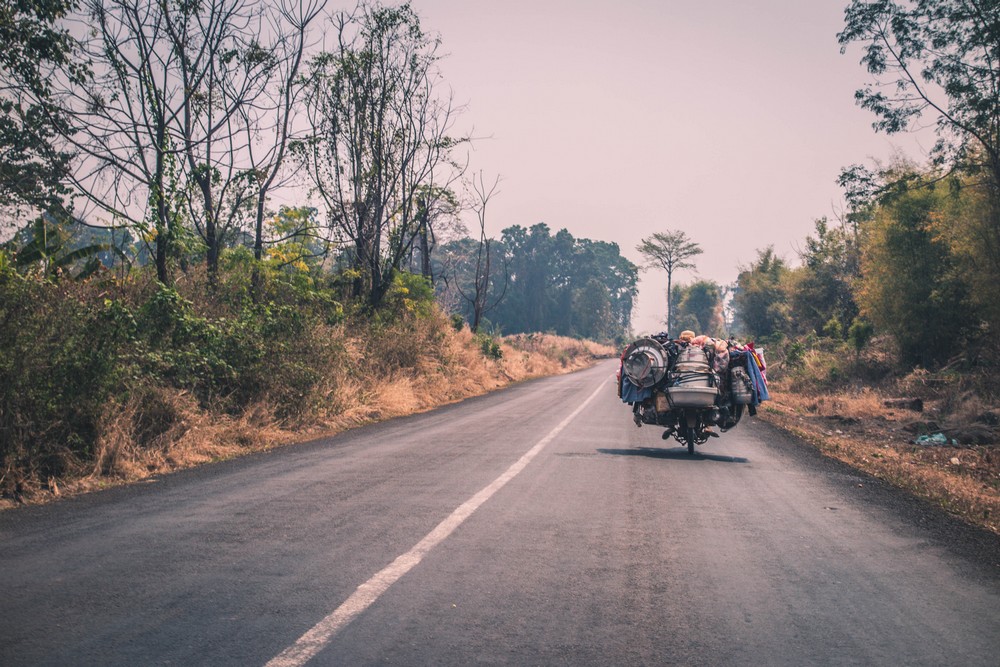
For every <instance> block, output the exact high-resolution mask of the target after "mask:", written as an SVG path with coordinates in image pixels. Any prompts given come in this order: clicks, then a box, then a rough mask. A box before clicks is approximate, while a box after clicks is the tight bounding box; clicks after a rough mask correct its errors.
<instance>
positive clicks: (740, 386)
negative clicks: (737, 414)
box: [729, 367, 753, 405]
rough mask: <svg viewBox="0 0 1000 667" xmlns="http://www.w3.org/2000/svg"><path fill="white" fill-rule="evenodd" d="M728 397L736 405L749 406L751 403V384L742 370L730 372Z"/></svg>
mask: <svg viewBox="0 0 1000 667" xmlns="http://www.w3.org/2000/svg"><path fill="white" fill-rule="evenodd" d="M730 376H731V378H732V379H731V380H730V383H729V395H730V396H731V400H732V402H733V403H735V404H736V405H750V404H751V403H752V402H753V382H752V381H751V380H750V375H749V374H748V373H747V372H746V369H744V368H739V367H737V368H733V369H732V370H731V371H730Z"/></svg>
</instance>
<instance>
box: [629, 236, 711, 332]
mask: <svg viewBox="0 0 1000 667" xmlns="http://www.w3.org/2000/svg"><path fill="white" fill-rule="evenodd" d="M636 250H638V251H639V252H640V253H642V256H643V257H644V258H645V259H646V266H649V267H654V268H659V269H663V270H664V271H666V272H667V330H668V331H673V330H674V324H675V323H674V313H673V305H672V303H671V299H670V297H671V290H672V286H673V278H674V271H679V270H681V269H693V268H694V266H695V265H694V263H693V262H689V261H688V260H689V259H690V258H692V257H695V256H697V255H700V254H701V253H702V252H703V250H702V249H701V246H699V245H698V244H697V243H695V242H694V241H692V240H690V239H689V238H688V235H687V234H686V233H685V232H684V231H683V230H677V231H669V232H656V233H655V234H653V235H652V236H649V237H648V238H644V239H642V242H641V243H639V245H637V246H636Z"/></svg>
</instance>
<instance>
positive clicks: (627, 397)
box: [621, 373, 653, 403]
mask: <svg viewBox="0 0 1000 667" xmlns="http://www.w3.org/2000/svg"><path fill="white" fill-rule="evenodd" d="M621 384H622V403H640V402H642V401H644V400H646V399H647V398H649V397H650V396H652V395H653V388H652V387H646V388H645V389H640V388H639V387H637V386H635V385H634V384H632V381H631V380H629V379H628V378H627V377H626V376H625V373H622V378H621Z"/></svg>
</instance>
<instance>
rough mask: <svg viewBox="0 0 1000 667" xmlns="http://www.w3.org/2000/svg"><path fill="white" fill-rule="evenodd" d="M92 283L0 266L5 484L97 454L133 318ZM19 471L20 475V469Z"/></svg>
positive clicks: (0, 455) (0, 450)
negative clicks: (61, 281) (24, 471)
mask: <svg viewBox="0 0 1000 667" xmlns="http://www.w3.org/2000/svg"><path fill="white" fill-rule="evenodd" d="M95 291H96V290H94V289H93V287H91V286H87V285H80V284H75V283H68V284H66V285H57V284H55V283H51V282H48V281H46V280H43V279H40V278H34V277H23V276H20V275H18V274H17V273H15V272H14V271H13V270H9V269H4V270H2V271H0V387H2V388H3V390H2V391H0V476H2V477H0V485H2V487H8V486H9V484H10V483H12V482H13V483H15V484H16V482H17V479H13V478H11V477H10V475H9V472H10V471H11V470H14V469H17V468H19V467H25V466H26V467H29V468H30V469H32V471H33V472H34V474H36V475H37V476H39V477H41V478H43V479H44V478H46V477H48V476H53V475H58V474H61V473H63V472H64V471H65V470H66V468H67V466H69V465H70V462H71V460H72V459H73V458H74V456H77V455H87V454H88V453H91V448H92V445H93V442H94V438H95V436H96V433H97V430H98V422H99V420H100V416H101V412H102V406H103V404H104V403H105V401H106V400H107V398H108V397H109V396H110V395H111V394H112V393H114V392H117V391H119V389H120V385H121V382H122V381H123V379H124V378H123V372H122V371H123V369H122V367H121V366H120V365H119V364H118V361H117V359H118V354H119V351H120V348H121V347H122V344H123V343H124V342H125V341H126V340H127V339H128V336H129V335H130V333H131V331H130V330H131V324H130V323H129V322H128V318H127V317H126V318H123V317H122V314H121V313H120V312H119V311H118V310H117V309H116V308H115V307H114V306H113V303H111V302H105V301H103V300H102V299H98V298H95V296H96V294H95ZM13 477H16V476H13Z"/></svg>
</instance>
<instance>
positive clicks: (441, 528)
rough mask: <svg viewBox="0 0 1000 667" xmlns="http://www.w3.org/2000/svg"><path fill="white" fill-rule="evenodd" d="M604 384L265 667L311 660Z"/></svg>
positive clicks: (516, 470) (532, 455)
mask: <svg viewBox="0 0 1000 667" xmlns="http://www.w3.org/2000/svg"><path fill="white" fill-rule="evenodd" d="M605 383H607V380H604V381H603V382H601V384H600V386H598V387H597V389H596V390H595V391H594V393H593V394H591V395H590V396H589V397H587V400H585V401H584V402H583V403H581V404H580V406H579V407H577V409H576V410H574V411H573V412H572V413H570V415H569V416H568V417H566V419H564V420H562V422H560V423H559V425H558V426H556V427H555V428H554V429H552V430H551V431H549V434H548V435H546V436H545V437H544V438H542V439H541V440H539V441H538V442H537V443H536V444H535V446H534V447H532V448H531V449H529V450H528V451H527V453H526V454H525V455H524V456H522V457H521V458H519V459H518V460H517V461H515V462H514V463H513V464H512V465H511V466H510V467H509V468H507V471H506V472H504V473H503V474H502V475H500V476H499V477H497V478H496V479H495V480H493V482H491V483H490V484H489V485H488V486H486V487H485V488H484V489H483V490H482V491H480V492H479V493H477V494H476V495H474V496H472V497H471V498H469V499H468V500H466V501H465V502H464V503H462V504H461V505H459V507H458V509H456V510H455V511H454V512H452V513H451V515H450V516H449V517H448V518H446V519H445V520H444V521H442V522H441V523H439V524H438V525H437V526H436V527H435V528H434V530H432V531H431V532H429V533H427V536H426V537H424V539H422V540H420V541H419V542H417V544H416V546H414V547H413V548H412V549H410V550H409V551H407V552H406V553H405V554H403V555H402V556H400V557H398V558H397V559H396V560H394V561H393V562H392V563H390V564H389V565H388V566H387V567H386V568H385V569H383V570H382V571H381V572H378V573H377V574H376V575H375V576H373V577H372V578H371V579H369V580H368V581H366V582H365V583H363V584H361V585H360V586H358V588H357V590H356V591H354V593H353V594H352V595H351V597H349V598H347V600H346V601H345V602H344V603H343V604H342V605H340V606H339V607H338V608H337V609H335V610H334V611H333V613H331V614H330V615H329V616H327V617H326V618H324V619H323V620H321V621H320V622H319V623H317V624H316V625H314V626H313V627H312V628H311V629H310V630H309V631H308V632H306V633H305V634H304V635H302V636H301V637H299V639H298V641H296V642H295V643H294V644H292V645H291V646H289V647H288V648H287V649H285V650H284V651H282V652H281V653H280V654H278V655H277V656H275V657H274V658H272V659H271V661H270V662H268V663H267V665H266V667H301V666H302V665H304V664H306V662H308V661H309V660H311V659H312V658H313V656H315V655H316V654H317V653H319V652H320V651H322V650H323V649H324V648H325V647H326V646H327V644H329V643H330V641H332V640H333V638H334V636H336V634H337V633H338V632H340V630H341V629H342V628H343V627H344V626H345V625H347V624H348V623H350V622H351V621H352V620H354V618H355V617H356V616H358V614H360V613H361V612H363V611H364V610H365V609H367V608H368V607H370V606H371V605H372V604H374V602H375V601H376V600H378V599H379V597H380V596H381V595H382V594H383V593H385V592H386V591H387V590H388V589H389V587H390V586H392V585H393V584H394V583H396V582H397V581H398V580H399V579H400V578H401V577H402V576H403V575H404V574H406V573H407V572H409V571H410V570H412V569H413V568H414V567H416V565H417V564H418V563H419V562H420V561H421V560H422V559H423V557H424V556H425V555H426V554H427V552H428V551H430V550H431V549H433V548H434V547H435V546H437V545H438V544H440V543H441V542H442V541H444V539H445V538H446V537H448V536H449V535H451V533H452V531H454V530H455V529H456V528H458V527H459V526H460V525H461V524H462V522H463V521H465V520H466V519H467V518H469V516H470V515H471V514H472V513H473V512H475V511H476V510H477V509H479V506H480V505H482V504H483V503H485V502H486V501H487V500H489V499H490V496H492V495H493V494H494V493H496V492H497V491H499V490H500V489H501V488H503V486H504V485H505V484H506V483H507V482H509V481H510V480H512V479H514V477H515V476H516V475H517V474H518V473H519V472H521V471H522V470H524V468H525V467H527V465H528V464H529V463H531V460H532V459H533V458H535V456H537V455H538V453H539V452H540V451H542V449H543V448H544V447H545V446H546V445H547V444H549V443H550V442H552V440H553V439H554V438H555V437H556V436H557V435H559V432H560V431H562V430H563V429H564V428H566V427H567V426H568V425H569V423H570V422H571V421H573V420H574V419H575V418H576V416H577V415H579V414H580V413H581V412H583V409H584V408H585V407H587V405H588V404H589V403H590V402H591V401H592V400H594V398H595V397H596V396H597V394H599V393H600V392H601V390H602V389H603V388H604V385H605Z"/></svg>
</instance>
